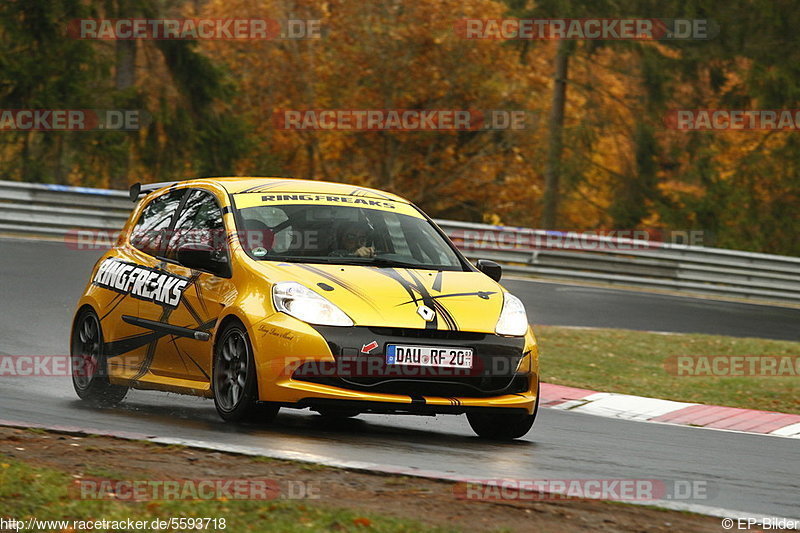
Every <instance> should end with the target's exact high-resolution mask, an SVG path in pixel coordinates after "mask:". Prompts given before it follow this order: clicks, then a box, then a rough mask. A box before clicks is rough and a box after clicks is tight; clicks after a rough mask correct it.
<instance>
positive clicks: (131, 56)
mask: <svg viewBox="0 0 800 533" xmlns="http://www.w3.org/2000/svg"><path fill="white" fill-rule="evenodd" d="M118 9H119V12H120V13H122V12H123V6H122V5H119V6H118ZM122 16H124V15H122ZM128 16H130V15H128ZM115 46H116V62H115V67H116V68H115V73H114V86H115V88H116V89H117V91H123V92H124V91H127V90H129V89H130V88H131V87H134V86H135V85H136V40H135V39H131V40H130V41H122V40H119V41H116V43H115ZM127 96H129V95H126V98H124V99H123V100H124V101H130V100H131V99H130V98H128V97H127ZM118 101H120V100H118ZM130 135H131V134H125V139H124V140H123V141H122V142H123V146H124V148H125V155H124V156H123V158H124V159H123V160H122V161H120V163H119V165H118V166H117V168H115V169H114V170H112V171H111V183H110V184H109V185H110V187H111V188H112V189H127V188H128V181H129V180H128V178H129V177H128V173H129V171H130V167H131V139H130Z"/></svg>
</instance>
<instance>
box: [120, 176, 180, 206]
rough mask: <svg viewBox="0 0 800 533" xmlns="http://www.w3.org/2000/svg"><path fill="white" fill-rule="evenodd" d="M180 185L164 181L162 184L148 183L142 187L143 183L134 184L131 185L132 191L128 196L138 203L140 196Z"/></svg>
mask: <svg viewBox="0 0 800 533" xmlns="http://www.w3.org/2000/svg"><path fill="white" fill-rule="evenodd" d="M176 183H179V182H177V181H162V182H160V183H147V184H145V185H142V184H141V183H138V182H137V183H134V184H133V185H131V188H130V191H129V192H128V196H129V197H130V199H131V202H136V201H137V200H138V199H139V197H140V196H142V195H143V194H150V193H151V192H153V191H157V190H158V189H161V188H163V187H169V186H170V185H175V184H176Z"/></svg>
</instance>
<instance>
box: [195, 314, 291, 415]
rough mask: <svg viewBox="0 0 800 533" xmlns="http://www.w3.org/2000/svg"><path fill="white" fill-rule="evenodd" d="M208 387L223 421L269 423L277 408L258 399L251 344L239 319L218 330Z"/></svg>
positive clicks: (276, 412)
mask: <svg viewBox="0 0 800 533" xmlns="http://www.w3.org/2000/svg"><path fill="white" fill-rule="evenodd" d="M211 388H212V392H213V393H214V405H215V406H216V408H217V413H219V416H220V417H221V418H222V419H223V420H225V421H226V422H242V421H252V422H263V423H268V422H271V421H272V420H273V419H274V418H275V416H276V415H277V414H278V410H279V409H280V408H279V407H278V406H275V405H271V404H268V403H260V402H259V401H258V379H257V377H256V365H255V358H254V357H253V346H252V344H250V338H249V337H248V336H247V331H245V328H244V326H243V325H242V324H241V323H239V322H230V323H229V324H228V325H227V326H225V328H223V330H222V331H221V332H220V335H219V341H218V342H217V343H216V346H215V349H214V369H213V372H212V377H211Z"/></svg>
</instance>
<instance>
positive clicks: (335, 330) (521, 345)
mask: <svg viewBox="0 0 800 533" xmlns="http://www.w3.org/2000/svg"><path fill="white" fill-rule="evenodd" d="M290 320H292V321H293V319H290ZM281 322H285V325H286V326H294V327H293V328H292V329H291V331H285V332H284V331H282V329H281V327H280V325H279V324H275V322H272V321H271V325H270V329H271V335H268V336H267V337H269V339H265V340H271V341H273V342H272V344H275V341H276V340H277V344H278V345H280V346H279V347H276V346H271V347H270V346H265V347H263V348H261V347H259V346H254V348H255V350H256V356H257V366H258V378H259V397H260V400H261V401H269V402H274V403H278V404H280V405H283V406H287V407H297V408H307V407H310V408H318V407H331V406H335V407H337V408H346V409H354V410H358V411H360V412H372V413H404V414H422V415H426V414H463V413H467V412H470V411H473V410H479V411H481V412H488V411H490V410H498V411H502V412H505V413H508V411H509V410H519V412H520V413H522V412H527V413H529V414H530V413H532V412H533V409H534V406H535V403H536V391H537V387H538V379H539V376H538V353H537V347H536V343H535V339H534V338H533V336H532V334H529V335H527V336H526V337H501V336H498V335H491V334H482V333H465V332H457V331H442V330H415V329H401V328H375V327H363V326H356V327H349V328H342V327H326V326H314V327H311V326H308V325H307V324H301V325H298V324H291V322H289V321H286V320H281ZM295 322H296V321H295ZM373 342H374V343H375V344H377V347H375V348H373V349H372V350H370V351H369V352H370V353H363V351H362V348H363V347H364V346H369V345H370V344H372V343H373ZM388 344H400V345H425V346H450V347H468V348H471V349H472V350H473V354H474V359H473V366H474V367H476V368H475V369H474V371H469V375H452V374H451V375H446V376H440V375H436V376H411V377H409V376H407V375H402V376H397V375H385V374H381V373H380V372H379V373H378V374H377V375H376V374H374V373H367V374H363V373H360V372H356V373H354V374H353V373H347V372H345V373H344V374H343V373H342V372H341V368H342V366H341V364H342V362H343V361H344V362H352V361H362V362H363V360H364V358H373V361H374V360H375V359H376V358H377V359H380V361H383V360H384V359H385V356H384V354H385V349H386V346H387V345H388ZM301 347H302V349H300V348H301ZM278 353H282V354H287V353H290V354H293V355H292V356H284V357H275V356H276V355H277V354H278ZM294 354H296V355H294ZM312 363H313V365H312V366H313V367H314V368H315V369H317V370H319V368H320V367H319V364H320V363H325V364H328V365H330V367H331V368H335V369H336V371H335V372H333V373H330V372H316V373H315V372H308V371H307V370H308V366H307V365H308V364H312ZM346 368H348V369H352V368H366V367H363V366H357V367H353V366H346ZM370 368H373V369H374V368H377V367H375V366H370Z"/></svg>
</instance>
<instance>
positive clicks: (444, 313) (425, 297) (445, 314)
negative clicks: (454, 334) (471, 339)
mask: <svg viewBox="0 0 800 533" xmlns="http://www.w3.org/2000/svg"><path fill="white" fill-rule="evenodd" d="M406 272H408V275H409V276H410V277H411V279H413V280H414V288H416V290H417V291H418V292H419V293H420V295H421V296H422V302H423V303H424V304H425V305H427V306H428V307H430V308H431V309H434V310H435V311H436V316H437V317H438V316H441V317H442V318H443V319H444V322H445V324H446V325H447V327H448V329H452V330H456V329H457V327H456V321H455V319H454V318H453V316H452V315H451V314H450V311H448V310H447V308H445V307H444V305H442V304H441V303H440V302H438V301H437V300H434V299H433V297H432V296H431V294H430V293H429V292H428V289H427V287H425V285H424V284H423V283H422V280H421V279H419V278H418V277H417V275H416V274H414V272H413V271H412V270H406ZM429 324H434V327H433V328H431V329H438V321H437V320H436V319H434V320H432V321H431V322H429Z"/></svg>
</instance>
